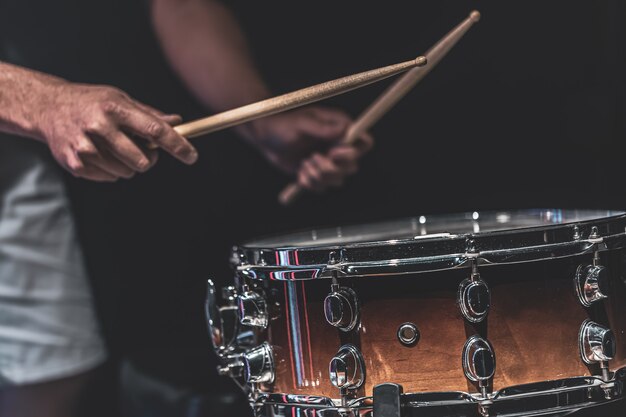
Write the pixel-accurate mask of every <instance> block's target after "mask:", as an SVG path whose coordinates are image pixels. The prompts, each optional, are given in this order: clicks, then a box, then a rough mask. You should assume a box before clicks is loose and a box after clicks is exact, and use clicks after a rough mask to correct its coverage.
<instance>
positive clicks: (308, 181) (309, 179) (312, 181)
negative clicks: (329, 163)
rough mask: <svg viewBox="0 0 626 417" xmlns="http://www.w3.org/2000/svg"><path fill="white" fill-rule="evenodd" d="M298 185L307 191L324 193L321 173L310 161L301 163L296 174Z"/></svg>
mask: <svg viewBox="0 0 626 417" xmlns="http://www.w3.org/2000/svg"><path fill="white" fill-rule="evenodd" d="M298 183H299V184H300V185H301V186H302V187H303V188H306V189H307V190H311V191H315V192H322V191H324V186H323V184H322V182H321V173H320V172H319V169H317V167H315V165H314V164H313V163H312V162H311V160H306V161H304V162H303V163H302V167H301V168H300V171H299V173H298Z"/></svg>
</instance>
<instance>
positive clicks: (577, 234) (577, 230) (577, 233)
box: [572, 226, 582, 240]
mask: <svg viewBox="0 0 626 417" xmlns="http://www.w3.org/2000/svg"><path fill="white" fill-rule="evenodd" d="M572 239H574V240H580V239H582V235H581V234H580V227H578V226H574V236H572Z"/></svg>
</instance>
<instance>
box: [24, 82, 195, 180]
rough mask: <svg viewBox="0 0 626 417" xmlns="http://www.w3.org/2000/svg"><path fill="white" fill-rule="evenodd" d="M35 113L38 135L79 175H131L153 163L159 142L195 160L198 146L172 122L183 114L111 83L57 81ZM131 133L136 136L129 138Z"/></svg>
mask: <svg viewBox="0 0 626 417" xmlns="http://www.w3.org/2000/svg"><path fill="white" fill-rule="evenodd" d="M46 93H47V94H46V97H47V100H45V101H42V102H40V106H39V108H38V109H37V110H36V111H35V114H33V117H34V118H35V120H36V122H35V125H36V130H37V133H38V134H37V136H38V137H39V139H41V140H43V141H45V142H46V143H47V144H48V146H49V147H50V150H51V151H52V154H53V155H54V157H55V158H56V160H57V161H58V162H59V163H60V164H61V165H62V166H63V167H65V168H66V169H67V170H68V171H69V172H71V173H72V174H73V175H75V176H77V177H83V178H87V179H90V180H95V181H115V180H117V179H119V178H130V177H132V176H133V175H134V174H135V173H137V172H144V171H146V170H147V169H149V168H150V167H151V166H152V165H154V163H155V162H156V160H157V153H156V151H154V150H148V149H147V147H145V146H143V141H147V142H150V143H154V144H157V145H158V146H159V147H161V148H163V149H164V150H165V151H167V152H168V153H170V154H171V155H173V156H174V157H176V158H178V159H179V160H181V161H183V162H185V163H187V164H191V163H194V162H195V161H196V159H197V157H198V155H197V152H196V150H195V149H194V148H193V146H191V144H190V143H189V142H188V141H187V140H186V139H185V138H183V137H182V136H180V135H179V134H178V133H176V131H175V130H174V129H173V128H172V127H171V124H174V123H179V122H180V117H179V116H174V115H164V114H162V113H160V112H159V111H157V110H155V109H153V108H151V107H148V106H146V105H144V104H141V103H139V102H137V101H135V100H133V99H131V98H130V97H129V96H128V95H126V94H125V93H124V92H122V91H120V90H117V89H115V88H112V87H106V86H93V85H85V84H73V83H69V82H64V81H62V82H55V83H52V85H49V86H47V91H46ZM131 137H132V138H133V139H131Z"/></svg>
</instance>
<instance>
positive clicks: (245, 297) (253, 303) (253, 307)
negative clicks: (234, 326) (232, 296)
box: [237, 285, 269, 329]
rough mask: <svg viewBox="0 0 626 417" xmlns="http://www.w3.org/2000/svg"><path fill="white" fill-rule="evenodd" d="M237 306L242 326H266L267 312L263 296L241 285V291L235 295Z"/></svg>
mask: <svg viewBox="0 0 626 417" xmlns="http://www.w3.org/2000/svg"><path fill="white" fill-rule="evenodd" d="M237 305H238V308H239V321H240V322H241V324H243V325H244V326H251V327H259V328H261V329H265V328H267V325H268V324H269V314H268V310H267V301H266V300H265V297H263V296H262V295H261V294H259V293H258V292H256V291H250V289H249V288H248V286H247V285H244V286H243V292H242V293H241V294H240V295H239V296H238V297H237Z"/></svg>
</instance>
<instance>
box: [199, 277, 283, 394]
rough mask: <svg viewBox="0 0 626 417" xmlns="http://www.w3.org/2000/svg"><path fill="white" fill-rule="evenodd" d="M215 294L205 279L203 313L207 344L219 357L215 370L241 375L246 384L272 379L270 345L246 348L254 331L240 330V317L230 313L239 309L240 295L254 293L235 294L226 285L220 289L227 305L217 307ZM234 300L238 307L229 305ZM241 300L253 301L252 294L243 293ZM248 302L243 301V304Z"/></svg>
mask: <svg viewBox="0 0 626 417" xmlns="http://www.w3.org/2000/svg"><path fill="white" fill-rule="evenodd" d="M216 293H217V291H216V289H215V284H214V283H213V281H211V280H208V284H207V297H206V302H205V313H206V317H207V324H208V330H209V334H210V335H211V343H212V345H213V349H214V351H215V353H216V355H217V357H218V360H219V364H218V373H219V374H220V375H223V376H230V377H232V378H234V379H238V378H242V377H243V378H244V381H245V382H246V383H249V384H252V383H271V382H272V381H273V380H274V359H273V350H272V347H271V346H270V345H269V344H268V343H263V344H262V345H261V346H257V347H254V348H252V349H249V348H250V347H251V346H252V345H254V344H256V337H255V334H254V332H253V331H251V330H244V331H240V330H241V329H240V327H239V326H238V323H240V322H242V320H237V319H235V316H233V312H235V311H240V310H241V304H242V303H241V302H240V301H241V296H242V295H246V294H247V293H252V294H256V295H258V294H257V293H253V292H251V291H249V290H248V289H247V288H245V289H244V293H243V294H241V295H239V296H237V295H236V291H235V289H234V288H233V287H227V288H225V289H224V290H223V291H222V295H224V296H226V297H225V298H226V299H227V300H228V301H229V303H230V304H231V305H228V306H225V307H218V303H217V297H216ZM259 297H260V296H259ZM235 299H237V303H238V306H235V305H232V304H234V300H235ZM245 299H249V300H254V299H255V297H254V296H251V295H250V294H247V295H246V297H245ZM256 301H258V300H256ZM263 301H264V300H263ZM248 304H249V303H247V302H245V303H244V305H246V306H247V305H248ZM237 316H239V314H237ZM226 323H228V324H229V326H228V327H226V326H225V324H226ZM243 324H246V323H243ZM226 328H228V329H229V331H228V332H227V331H225V329H226Z"/></svg>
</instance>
